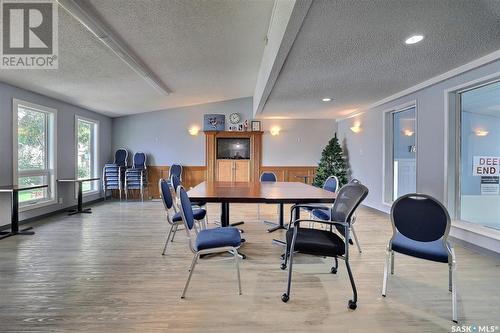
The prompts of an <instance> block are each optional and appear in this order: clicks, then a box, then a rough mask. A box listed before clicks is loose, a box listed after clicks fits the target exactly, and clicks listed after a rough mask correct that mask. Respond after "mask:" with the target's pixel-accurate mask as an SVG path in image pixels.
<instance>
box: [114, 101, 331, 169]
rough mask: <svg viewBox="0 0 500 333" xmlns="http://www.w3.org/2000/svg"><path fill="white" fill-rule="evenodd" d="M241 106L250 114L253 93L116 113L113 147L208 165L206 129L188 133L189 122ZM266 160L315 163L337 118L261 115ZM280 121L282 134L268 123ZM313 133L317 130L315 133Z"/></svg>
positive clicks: (162, 160) (159, 161) (152, 160)
mask: <svg viewBox="0 0 500 333" xmlns="http://www.w3.org/2000/svg"><path fill="white" fill-rule="evenodd" d="M233 112H238V113H240V114H241V116H242V119H243V120H245V119H248V120H251V119H252V112H253V111H252V98H251V97H249V98H240V99H235V100H229V101H224V102H216V103H208V104H201V105H195V106H189V107H183V108H176V109H169V110H161V111H154V112H146V113H142V114H136V115H131V116H125V117H120V118H115V119H113V147H114V149H117V148H120V147H125V148H127V149H128V150H129V153H131V154H133V153H134V152H137V151H143V152H145V153H147V154H148V164H149V165H172V164H173V163H180V164H183V165H189V166H203V165H205V135H204V134H203V132H202V131H200V133H199V134H198V135H197V136H192V135H189V133H188V128H190V127H191V126H193V125H197V126H199V127H200V128H201V127H202V124H203V115H204V114H207V113H219V114H225V115H226V127H227V126H228V116H229V115H230V114H231V113H233ZM261 121H262V130H263V131H264V134H263V138H262V141H263V143H262V144H263V151H262V155H263V156H262V163H263V165H272V166H278V165H293V166H313V165H317V163H318V161H319V158H320V157H321V151H322V150H323V148H324V146H325V145H326V144H327V143H328V140H329V139H330V138H331V137H333V135H334V133H335V131H336V122H335V120H325V119H322V120H301V119H262V120H261ZM272 127H279V128H280V129H281V132H280V135H278V136H272V135H271V134H270V132H269V131H270V129H271V128H272ZM311 133H314V135H311Z"/></svg>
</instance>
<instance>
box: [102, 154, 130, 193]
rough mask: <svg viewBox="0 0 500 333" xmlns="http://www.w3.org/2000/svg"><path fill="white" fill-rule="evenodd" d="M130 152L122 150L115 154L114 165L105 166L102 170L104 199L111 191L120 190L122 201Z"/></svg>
mask: <svg viewBox="0 0 500 333" xmlns="http://www.w3.org/2000/svg"><path fill="white" fill-rule="evenodd" d="M127 163H128V151H127V150H126V149H123V148H120V149H118V150H117V151H116V152H115V160H114V161H113V163H108V164H105V165H104V167H103V168H102V190H103V192H104V199H106V193H107V191H109V190H118V192H119V195H120V200H121V199H122V190H123V182H124V180H125V170H126V169H127V167H128V164H127Z"/></svg>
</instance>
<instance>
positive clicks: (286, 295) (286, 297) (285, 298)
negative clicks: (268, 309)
mask: <svg viewBox="0 0 500 333" xmlns="http://www.w3.org/2000/svg"><path fill="white" fill-rule="evenodd" d="M289 252H290V253H289V256H290V263H289V264H288V281H287V285H286V293H284V294H283V295H281V300H282V301H283V302H285V303H286V302H288V300H289V299H290V290H291V289H292V266H293V250H292V248H290V251H289ZM286 257H287V256H286V255H285V258H286Z"/></svg>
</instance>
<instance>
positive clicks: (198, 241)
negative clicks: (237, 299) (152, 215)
mask: <svg viewBox="0 0 500 333" xmlns="http://www.w3.org/2000/svg"><path fill="white" fill-rule="evenodd" d="M177 197H178V198H179V201H180V206H179V208H180V212H181V216H182V220H183V221H184V229H186V233H187V237H188V239H189V249H190V250H191V251H192V252H193V253H194V257H193V261H192V263H191V268H190V269H189V276H188V279H187V281H186V285H185V286H184V290H183V291H182V296H181V298H184V296H186V291H187V288H188V286H189V281H190V280H191V276H192V275H193V272H194V268H195V266H196V263H197V262H198V258H199V257H200V256H201V255H204V254H209V253H224V252H231V253H232V254H233V257H234V261H235V264H236V273H237V276H238V293H239V294H240V295H241V281H240V267H239V260H240V257H239V254H238V248H239V247H240V245H241V237H240V232H239V231H238V229H236V228H233V227H225V228H214V229H205V230H201V231H199V232H196V233H194V232H193V229H195V223H194V216H193V209H192V208H191V201H190V200H189V197H188V195H187V193H186V191H185V190H184V188H183V187H182V185H181V186H179V187H177ZM195 230H196V229H195Z"/></svg>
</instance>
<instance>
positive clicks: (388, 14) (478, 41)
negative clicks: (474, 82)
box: [262, 0, 500, 118]
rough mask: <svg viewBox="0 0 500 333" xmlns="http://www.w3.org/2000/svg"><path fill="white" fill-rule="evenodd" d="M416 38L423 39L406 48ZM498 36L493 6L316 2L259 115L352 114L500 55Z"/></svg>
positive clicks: (447, 0)
mask: <svg viewBox="0 0 500 333" xmlns="http://www.w3.org/2000/svg"><path fill="white" fill-rule="evenodd" d="M415 33H420V34H424V35H425V36H426V38H425V39H424V41H423V42H421V43H419V44H416V45H412V46H407V45H405V44H404V40H405V39H406V38H407V37H409V36H411V35H413V34H415ZM499 36H500V1H498V0H474V1H468V0H465V1H464V0H439V1H437V0H419V1H416V0H411V1H410V0H408V1H406V0H379V1H346V0H344V1H337V0H328V1H327V0H315V1H314V2H313V4H312V6H311V8H310V9H309V12H308V14H307V16H306V18H305V20H304V23H303V26H302V28H301V31H300V32H299V34H298V36H297V38H296V40H295V43H294V45H293V47H292V49H291V51H290V53H289V54H288V58H287V60H286V62H285V64H284V66H283V68H282V70H281V73H280V76H279V78H278V80H277V82H276V84H275V86H274V89H273V90H272V92H271V95H270V97H269V99H268V101H267V104H266V106H265V108H264V112H263V114H262V116H264V117H291V118H332V117H333V118H335V117H339V116H344V115H346V114H350V113H353V112H355V110H359V109H362V108H364V107H366V106H368V105H370V104H372V103H374V102H376V101H378V100H380V99H383V98H385V97H387V96H390V95H392V94H394V93H397V92H399V91H402V90H404V89H407V88H409V87H411V86H413V85H416V84H418V83H420V82H423V81H425V80H427V79H430V78H432V77H434V76H437V75H439V74H441V73H444V72H447V71H449V70H451V69H453V68H456V67H458V66H460V65H463V64H465V63H467V62H470V61H472V60H474V59H477V58H479V57H481V56H484V55H486V54H488V53H491V52H493V51H496V50H498V49H500V38H499ZM323 97H332V98H334V99H335V101H334V102H331V103H323V102H321V98H323Z"/></svg>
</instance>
